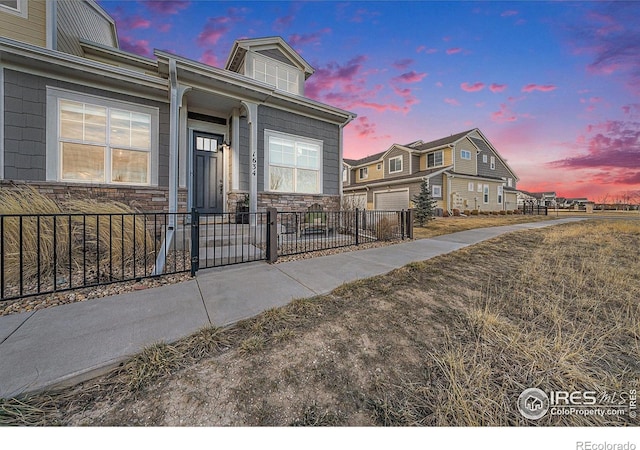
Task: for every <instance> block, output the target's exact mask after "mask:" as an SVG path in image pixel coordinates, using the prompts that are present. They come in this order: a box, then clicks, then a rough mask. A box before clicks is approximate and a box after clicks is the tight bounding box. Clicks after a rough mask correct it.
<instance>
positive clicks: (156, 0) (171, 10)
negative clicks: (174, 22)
mask: <svg viewBox="0 0 640 450" xmlns="http://www.w3.org/2000/svg"><path fill="white" fill-rule="evenodd" d="M142 3H143V4H144V5H145V6H146V7H147V8H148V9H149V10H151V11H153V12H154V13H156V14H178V13H179V12H180V11H182V10H183V9H186V8H188V7H189V5H190V4H191V2H190V1H172V0H150V1H144V2H142Z"/></svg>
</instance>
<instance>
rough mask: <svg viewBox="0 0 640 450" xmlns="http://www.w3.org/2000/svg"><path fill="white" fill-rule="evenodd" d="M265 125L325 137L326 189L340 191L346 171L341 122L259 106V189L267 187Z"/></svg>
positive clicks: (324, 178)
mask: <svg viewBox="0 0 640 450" xmlns="http://www.w3.org/2000/svg"><path fill="white" fill-rule="evenodd" d="M265 129H268V130H272V131H279V132H281V133H288V134H293V135H296V136H301V137H306V138H310V139H317V140H319V141H322V142H323V146H322V179H323V188H322V193H323V194H327V195H339V194H340V183H342V172H341V167H340V160H339V156H340V147H339V137H340V128H339V127H338V125H335V124H331V123H327V122H323V121H321V120H317V119H312V118H310V117H305V116H300V115H297V114H294V113H290V112H287V111H281V110H279V109H275V108H270V107H268V106H259V107H258V191H264V130H265Z"/></svg>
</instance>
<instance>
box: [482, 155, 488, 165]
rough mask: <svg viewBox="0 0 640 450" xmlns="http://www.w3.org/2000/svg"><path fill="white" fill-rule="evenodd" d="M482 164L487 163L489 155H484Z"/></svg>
mask: <svg viewBox="0 0 640 450" xmlns="http://www.w3.org/2000/svg"><path fill="white" fill-rule="evenodd" d="M482 162H483V163H485V164H486V163H487V155H482Z"/></svg>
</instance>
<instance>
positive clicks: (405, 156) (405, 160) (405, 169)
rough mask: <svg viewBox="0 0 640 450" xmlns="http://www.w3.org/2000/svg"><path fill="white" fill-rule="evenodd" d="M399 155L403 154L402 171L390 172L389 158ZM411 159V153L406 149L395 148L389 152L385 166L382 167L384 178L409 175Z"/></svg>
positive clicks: (385, 159)
mask: <svg viewBox="0 0 640 450" xmlns="http://www.w3.org/2000/svg"><path fill="white" fill-rule="evenodd" d="M397 156H401V157H402V172H396V173H391V174H390V173H389V160H390V159H393V158H395V157H397ZM410 160H411V155H410V154H409V153H408V152H406V151H404V150H400V149H394V150H392V151H390V152H389V154H388V155H387V156H386V157H385V158H384V161H383V167H382V169H383V170H384V178H385V179H386V178H389V179H393V178H395V177H401V176H404V175H409V174H410V172H409V164H410Z"/></svg>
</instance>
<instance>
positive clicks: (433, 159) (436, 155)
mask: <svg viewBox="0 0 640 450" xmlns="http://www.w3.org/2000/svg"><path fill="white" fill-rule="evenodd" d="M443 163H444V158H443V154H442V150H438V151H437V152H433V153H429V154H428V155H427V167H439V166H441V165H442V164H443Z"/></svg>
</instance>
